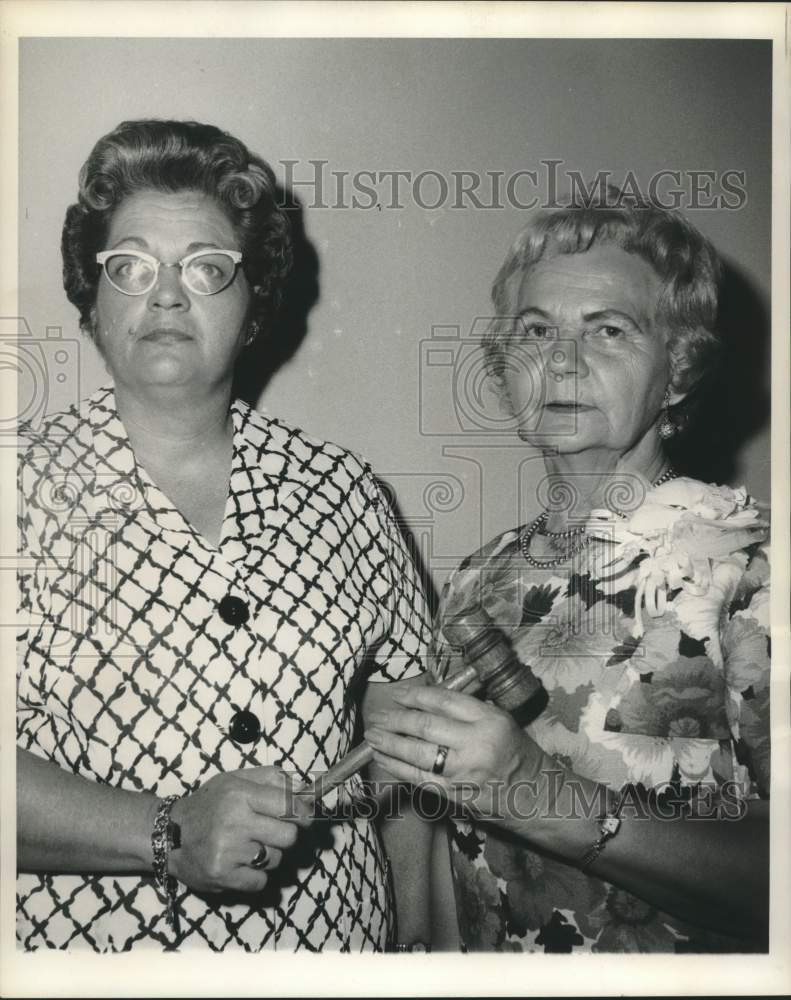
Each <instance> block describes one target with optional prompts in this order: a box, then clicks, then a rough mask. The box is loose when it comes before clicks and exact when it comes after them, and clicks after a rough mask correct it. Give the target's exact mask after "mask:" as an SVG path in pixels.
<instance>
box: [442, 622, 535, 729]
mask: <svg viewBox="0 0 791 1000" xmlns="http://www.w3.org/2000/svg"><path fill="white" fill-rule="evenodd" d="M442 632H443V634H444V636H445V638H446V639H447V640H448V642H449V643H450V644H451V646H455V647H457V648H459V649H461V651H462V656H463V657H464V662H465V663H466V664H467V665H468V666H472V667H474V668H475V672H476V673H477V675H478V678H479V680H480V682H481V685H482V686H483V688H484V693H485V697H486V698H488V699H489V700H490V701H493V702H494V703H495V704H496V705H498V706H499V707H500V708H502V709H504V710H505V711H507V712H513V711H514V710H515V709H517V708H519V707H520V706H521V705H524V704H525V702H527V701H529V700H530V699H531V698H532V697H533V695H534V694H536V692H537V691H539V690H540V689H541V681H539V680H538V678H537V677H536V676H535V675H534V674H533V671H532V670H531V669H530V667H529V666H527V664H525V663H522V662H521V661H520V660H519V658H518V656H517V655H516V653H515V652H514V648H513V646H512V644H511V640H510V639H509V638H508V636H507V635H506V634H505V632H503V630H502V629H501V628H498V627H497V625H495V623H494V622H493V621H492V619H491V618H490V617H489V615H488V614H487V613H486V612H485V611H484V610H483V608H482V607H480V605H475V606H474V607H469V608H465V609H464V610H463V611H461V612H459V614H457V615H454V617H453V618H450V619H448V620H447V621H446V622H445V623H444V625H443V627H442Z"/></svg>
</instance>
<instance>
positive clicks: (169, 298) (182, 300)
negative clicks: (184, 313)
mask: <svg viewBox="0 0 791 1000" xmlns="http://www.w3.org/2000/svg"><path fill="white" fill-rule="evenodd" d="M148 306H149V309H184V310H186V309H189V307H190V300H189V296H188V295H187V290H186V289H185V287H184V282H183V281H182V280H181V268H180V267H178V266H176V267H166V266H165V265H164V264H160V266H159V273H158V274H157V280H156V284H155V285H154V287H153V288H152V289H151V291H150V292H149V294H148Z"/></svg>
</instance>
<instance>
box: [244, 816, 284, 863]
mask: <svg viewBox="0 0 791 1000" xmlns="http://www.w3.org/2000/svg"><path fill="white" fill-rule="evenodd" d="M240 832H247V833H248V835H249V838H250V839H251V840H254V841H256V842H257V843H259V844H266V845H267V846H272V847H280V848H283V849H284V850H287V849H288V848H289V847H293V846H294V844H295V843H296V841H297V837H298V836H299V827H298V826H297V824H296V823H289V822H288V821H286V820H282V819H276V818H274V817H272V816H270V815H268V814H266V813H257V814H256V816H255V818H254V819H253V821H252V823H251V824H250V825H249V826H248V827H247V828H246V829H245V830H243V831H240ZM234 853H235V852H234ZM250 856H251V857H252V855H250Z"/></svg>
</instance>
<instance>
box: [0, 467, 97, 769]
mask: <svg viewBox="0 0 791 1000" xmlns="http://www.w3.org/2000/svg"><path fill="white" fill-rule="evenodd" d="M31 456H33V457H31ZM34 456H35V451H34V448H30V449H29V450H28V451H21V452H20V457H19V467H18V474H17V476H18V478H17V485H18V498H17V566H16V584H17V616H16V660H17V670H16V742H17V747H18V748H19V749H21V750H28V751H30V752H31V753H34V754H36V755H37V756H38V757H43V758H45V759H47V760H52V761H54V762H55V763H57V764H59V765H60V766H61V767H63V768H66V769H69V770H72V771H74V772H75V773H77V772H78V771H79V770H80V766H81V761H82V760H83V759H84V755H85V752H86V748H87V745H88V738H87V734H86V733H85V732H84V730H83V729H82V728H81V727H80V726H78V725H77V723H76V722H75V720H74V719H73V718H72V717H71V715H70V713H69V711H68V706H67V705H66V704H64V703H63V702H62V701H60V700H59V699H58V697H57V693H56V691H55V690H53V687H54V684H53V680H52V678H53V676H54V675H53V672H52V671H50V673H49V674H47V673H46V667H47V665H48V664H49V665H50V666H52V664H51V661H49V660H48V659H47V656H46V655H45V653H44V652H43V650H42V644H41V643H39V642H37V638H38V639H40V638H41V636H40V631H41V629H42V627H46V625H43V624H42V623H45V621H46V606H47V603H48V602H47V600H46V595H45V588H46V586H47V579H48V573H47V565H46V563H47V553H46V542H45V541H44V538H43V531H42V523H43V522H42V518H41V517H39V516H38V513H37V512H38V510H39V508H38V507H37V504H36V502H35V498H36V496H37V493H38V492H39V491H38V490H37V485H38V483H39V479H40V475H41V473H40V471H39V469H38V463H37V462H36V460H35V457H34ZM45 677H47V678H48V679H47V680H45Z"/></svg>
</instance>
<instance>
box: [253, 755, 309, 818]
mask: <svg viewBox="0 0 791 1000" xmlns="http://www.w3.org/2000/svg"><path fill="white" fill-rule="evenodd" d="M251 770H258V769H257V768H254V769H251ZM249 786H250V789H249V790H248V793H247V802H248V805H249V806H250V808H251V809H252V810H253V812H256V813H262V814H264V815H266V816H276V817H279V818H281V819H284V820H287V821H288V822H289V823H298V824H299V825H300V826H306V825H308V824H309V823H310V822H311V821H312V820H313V818H314V815H313V810H312V809H311V806H310V803H309V802H308V801H307V800H306V799H305V796H300V795H298V794H297V787H298V786H296V785H295V784H294V782H293V781H292V780H291V779H290V777H289V778H288V780H287V781H284V782H283V783H281V784H280V785H277V786H276V785H273V784H269V783H264V784H259V783H257V782H255V781H250V782H249Z"/></svg>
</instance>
